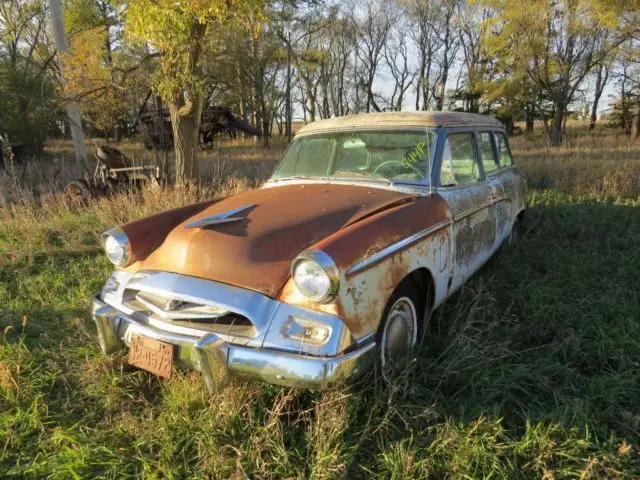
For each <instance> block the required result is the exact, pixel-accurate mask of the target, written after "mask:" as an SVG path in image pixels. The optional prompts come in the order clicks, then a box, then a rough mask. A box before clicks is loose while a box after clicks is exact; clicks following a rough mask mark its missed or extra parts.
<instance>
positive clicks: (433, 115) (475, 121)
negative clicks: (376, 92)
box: [298, 112, 502, 134]
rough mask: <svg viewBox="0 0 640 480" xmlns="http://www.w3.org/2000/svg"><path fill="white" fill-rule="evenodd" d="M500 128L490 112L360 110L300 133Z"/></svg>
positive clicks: (318, 122) (329, 119) (311, 125)
mask: <svg viewBox="0 0 640 480" xmlns="http://www.w3.org/2000/svg"><path fill="white" fill-rule="evenodd" d="M461 126H487V127H500V128H502V124H501V123H500V122H499V121H498V120H497V119H496V118H494V117H492V116H490V115H480V114H477V113H466V112H379V113H359V114H356V115H346V116H344V117H336V118H328V119H325V120H319V121H317V122H313V123H309V124H308V125H305V126H304V127H302V128H301V129H300V130H299V131H298V134H301V133H310V132H319V131H324V130H349V129H352V128H375V127H383V128H387V127H461Z"/></svg>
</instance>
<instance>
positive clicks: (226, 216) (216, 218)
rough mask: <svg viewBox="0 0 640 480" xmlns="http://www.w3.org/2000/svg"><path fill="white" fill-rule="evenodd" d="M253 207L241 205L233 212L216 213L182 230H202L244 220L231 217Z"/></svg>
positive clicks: (253, 204)
mask: <svg viewBox="0 0 640 480" xmlns="http://www.w3.org/2000/svg"><path fill="white" fill-rule="evenodd" d="M255 206H256V204H255V203H250V204H249V205H243V206H242V207H238V208H234V209H233V210H228V211H226V212H223V213H216V214H215V215H210V216H208V217H204V218H201V219H200V220H196V221H195V222H192V223H189V224H188V225H186V226H185V227H184V228H203V227H208V226H210V225H219V224H221V223H230V222H237V221H239V220H244V217H234V216H233V215H235V214H237V213H240V212H244V211H245V210H248V209H250V208H253V207H255Z"/></svg>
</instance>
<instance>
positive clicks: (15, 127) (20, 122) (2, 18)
mask: <svg viewBox="0 0 640 480" xmlns="http://www.w3.org/2000/svg"><path fill="white" fill-rule="evenodd" d="M54 57H55V50H54V49H53V48H52V47H51V45H50V43H49V42H48V38H47V29H46V15H45V5H44V2H43V1H42V0H27V1H25V0H12V1H7V2H1V3H0V133H2V134H8V136H9V139H10V140H11V141H13V142H17V143H21V144H23V145H25V146H26V147H29V148H30V149H32V150H38V149H40V148H41V147H42V144H43V143H44V140H45V135H46V132H47V129H48V127H49V126H50V125H51V124H52V123H53V122H54V120H55V115H56V111H57V106H56V102H55V89H54V81H55V77H54V75H53V73H52V67H53V59H54Z"/></svg>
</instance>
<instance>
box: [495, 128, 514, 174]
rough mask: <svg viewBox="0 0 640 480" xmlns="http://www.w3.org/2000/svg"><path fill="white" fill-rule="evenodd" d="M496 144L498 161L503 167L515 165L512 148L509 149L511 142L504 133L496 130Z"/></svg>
mask: <svg viewBox="0 0 640 480" xmlns="http://www.w3.org/2000/svg"><path fill="white" fill-rule="evenodd" d="M496 146H497V147H498V163H499V164H500V166H501V167H508V166H510V165H513V161H512V160H511V150H509V142H508V141H507V137H506V135H505V134H504V133H499V132H496Z"/></svg>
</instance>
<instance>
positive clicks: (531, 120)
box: [524, 104, 536, 135]
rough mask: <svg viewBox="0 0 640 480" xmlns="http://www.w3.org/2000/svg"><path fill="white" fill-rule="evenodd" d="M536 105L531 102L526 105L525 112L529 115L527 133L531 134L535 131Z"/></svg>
mask: <svg viewBox="0 0 640 480" xmlns="http://www.w3.org/2000/svg"><path fill="white" fill-rule="evenodd" d="M535 108H536V107H535V105H532V104H529V105H527V106H526V107H525V110H524V113H525V115H526V116H527V119H526V124H527V133H528V134H529V135H531V134H532V133H533V127H534V121H535V113H536V110H535Z"/></svg>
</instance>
